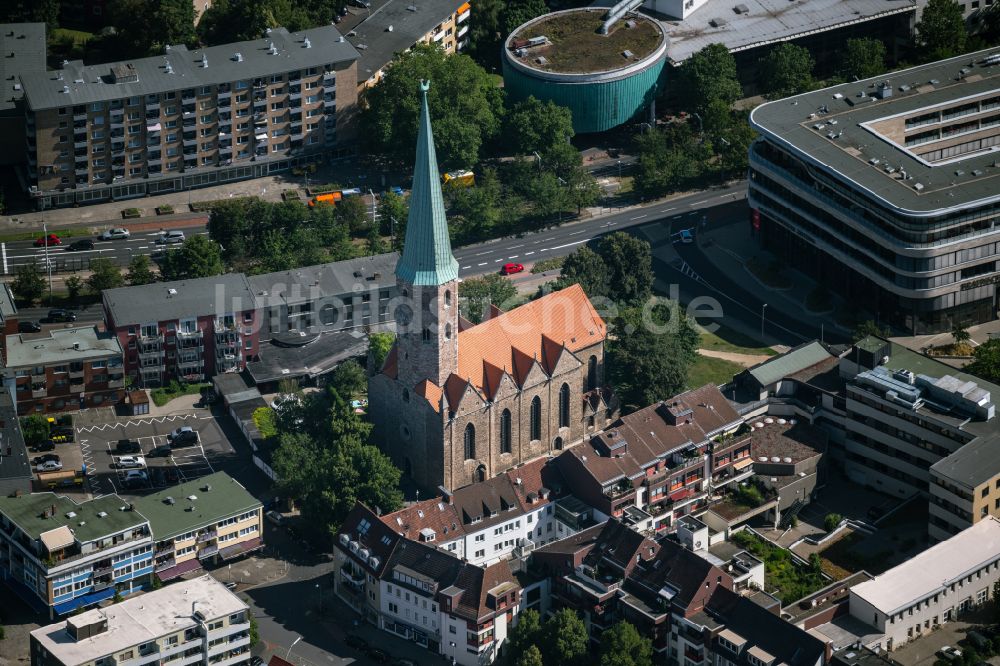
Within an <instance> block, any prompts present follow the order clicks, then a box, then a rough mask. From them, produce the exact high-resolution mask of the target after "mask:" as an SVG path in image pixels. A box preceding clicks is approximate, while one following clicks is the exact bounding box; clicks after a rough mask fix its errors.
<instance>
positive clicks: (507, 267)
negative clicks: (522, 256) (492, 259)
mask: <svg viewBox="0 0 1000 666" xmlns="http://www.w3.org/2000/svg"><path fill="white" fill-rule="evenodd" d="M523 270H524V264H504V265H503V268H501V269H500V275H513V274H514V273H520V272H521V271H523Z"/></svg>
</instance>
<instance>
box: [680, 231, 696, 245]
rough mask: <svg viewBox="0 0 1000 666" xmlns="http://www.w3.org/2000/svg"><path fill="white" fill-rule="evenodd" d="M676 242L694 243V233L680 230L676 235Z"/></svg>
mask: <svg viewBox="0 0 1000 666" xmlns="http://www.w3.org/2000/svg"><path fill="white" fill-rule="evenodd" d="M677 240H679V241H680V242H681V243H684V244H687V243H693V242H694V232H693V231H691V230H690V229H681V231H680V233H679V234H677Z"/></svg>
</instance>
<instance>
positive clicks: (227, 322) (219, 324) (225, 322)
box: [212, 317, 236, 332]
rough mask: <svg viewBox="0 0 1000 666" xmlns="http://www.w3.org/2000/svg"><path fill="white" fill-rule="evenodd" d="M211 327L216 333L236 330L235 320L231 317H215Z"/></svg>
mask: <svg viewBox="0 0 1000 666" xmlns="http://www.w3.org/2000/svg"><path fill="white" fill-rule="evenodd" d="M212 325H213V327H214V328H215V330H216V332H219V331H235V330H236V320H235V319H233V318H232V317H216V318H215V321H214V322H213V324H212Z"/></svg>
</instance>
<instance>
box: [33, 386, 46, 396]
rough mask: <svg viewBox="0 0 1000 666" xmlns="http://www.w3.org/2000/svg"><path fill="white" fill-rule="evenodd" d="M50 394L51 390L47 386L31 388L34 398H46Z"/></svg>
mask: <svg viewBox="0 0 1000 666" xmlns="http://www.w3.org/2000/svg"><path fill="white" fill-rule="evenodd" d="M48 394H49V392H48V391H47V390H46V389H45V388H38V389H36V388H32V389H31V397H32V398H44V397H45V396H47V395H48Z"/></svg>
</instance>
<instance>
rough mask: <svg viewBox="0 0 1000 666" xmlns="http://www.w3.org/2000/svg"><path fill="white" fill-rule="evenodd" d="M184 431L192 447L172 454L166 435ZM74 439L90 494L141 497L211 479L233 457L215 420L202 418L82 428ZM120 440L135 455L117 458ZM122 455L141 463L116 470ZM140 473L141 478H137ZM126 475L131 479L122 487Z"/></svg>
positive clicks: (133, 421) (145, 420) (129, 421)
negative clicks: (191, 436) (188, 429)
mask: <svg viewBox="0 0 1000 666" xmlns="http://www.w3.org/2000/svg"><path fill="white" fill-rule="evenodd" d="M184 426H189V427H191V428H192V429H193V430H194V431H195V432H196V433H197V442H196V443H194V444H192V445H189V446H184V447H182V448H179V447H178V448H171V446H170V444H169V443H168V439H167V435H168V434H169V433H171V432H173V431H175V430H176V429H178V428H181V427H184ZM76 436H77V441H78V442H79V445H80V451H81V453H82V456H83V463H84V464H85V465H86V466H87V475H88V479H89V483H90V487H91V492H93V493H94V494H104V493H118V494H121V495H128V494H142V493H143V492H149V491H152V490H156V489H159V488H164V487H167V486H171V485H174V484H177V483H183V482H185V481H191V480H192V479H198V478H201V477H203V476H206V475H208V474H212V473H213V472H214V471H216V468H217V466H218V464H219V463H220V462H221V461H222V460H224V459H225V458H229V457H231V456H233V455H235V451H234V450H233V448H232V445H231V444H230V443H229V441H228V439H227V438H226V436H225V435H224V434H223V433H222V431H221V429H220V428H219V426H218V424H217V423H216V422H215V419H214V418H213V417H212V416H211V415H209V414H207V413H204V414H190V415H181V416H162V417H154V418H138V419H136V418H132V419H111V420H108V421H107V422H104V423H94V424H88V425H82V424H81V425H78V426H77V428H76ZM122 440H127V441H129V442H134V443H135V444H137V445H138V447H139V449H138V450H137V451H130V452H127V453H126V452H119V450H118V445H119V442H120V441H122ZM122 455H125V456H131V457H141V458H142V459H143V461H142V462H141V463H140V464H133V466H131V467H126V466H125V465H121V464H119V461H120V456H122ZM143 471H144V472H145V474H144V475H143V474H136V472H143ZM130 472H131V473H132V474H131V476H134V477H136V478H135V479H133V480H130V481H128V482H126V478H127V477H128V476H130V474H129V473H130Z"/></svg>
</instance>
